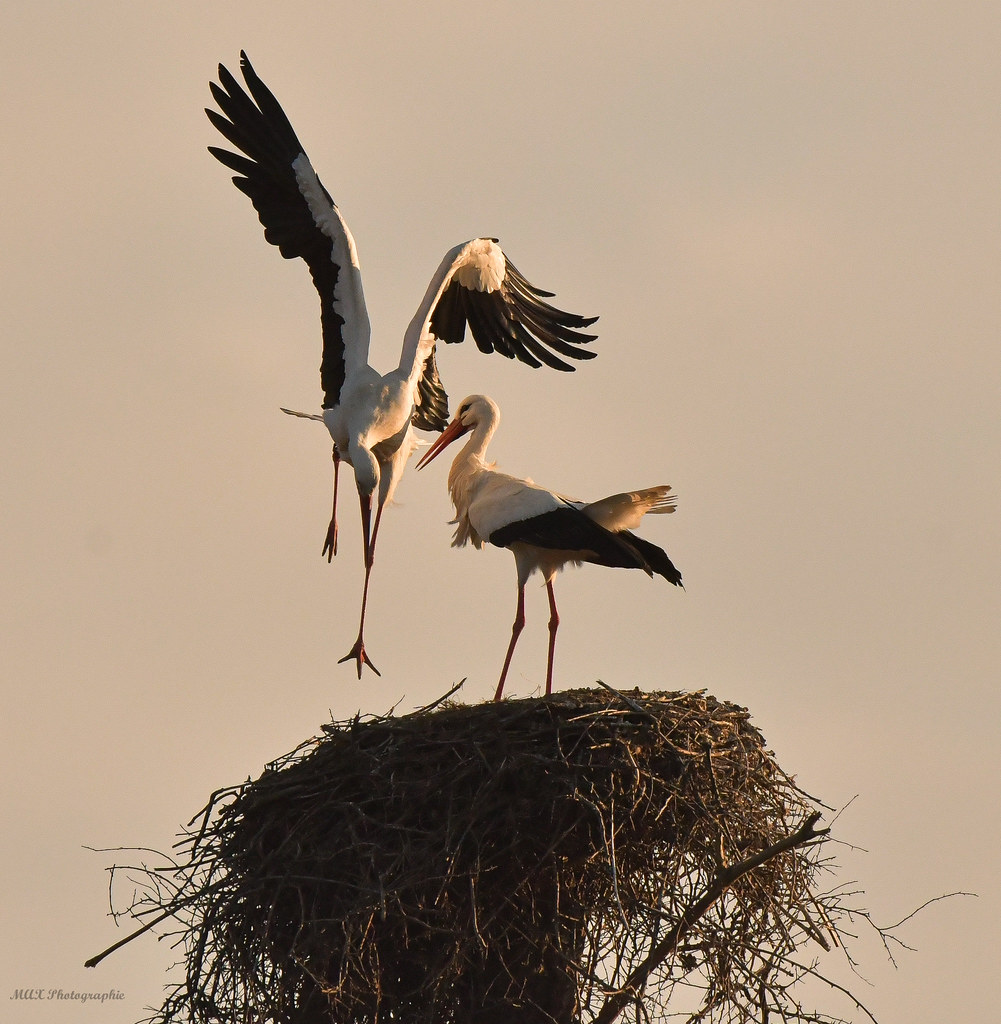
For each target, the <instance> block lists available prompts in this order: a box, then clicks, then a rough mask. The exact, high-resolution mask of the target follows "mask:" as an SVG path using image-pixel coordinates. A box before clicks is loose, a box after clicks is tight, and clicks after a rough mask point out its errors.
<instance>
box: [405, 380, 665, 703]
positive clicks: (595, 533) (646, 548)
mask: <svg viewBox="0 0 1001 1024" xmlns="http://www.w3.org/2000/svg"><path fill="white" fill-rule="evenodd" d="M499 422H500V410H499V409H498V408H497V403H496V402H494V401H493V399H491V398H488V397H487V396H486V395H470V396H469V398H466V399H465V400H464V401H463V403H462V405H461V406H459V411H458V412H457V413H456V415H455V419H453V420H452V422H451V423H449V425H448V426H447V427H446V428H445V431H444V433H443V434H442V435H441V436H440V437H439V438H438V439H437V440H436V441H435V443H434V444H433V445H432V446H431V447H430V448H429V449H428V450H427V451H426V452H425V453H424V456H423V458H422V459H421V460H420V462H418V463H417V468H418V469H421V468H422V467H423V466H426V465H427V464H428V463H429V462H431V460H432V459H434V458H435V457H436V456H437V455H439V454H440V453H441V452H443V451H444V450H445V448H447V447H448V445H450V444H451V443H452V442H453V441H456V440H458V439H459V438H460V437H462V436H463V434H467V433H469V432H470V431H472V436H471V437H470V438H469V440H468V441H467V442H466V444H465V446H464V447H463V449H462V451H461V452H459V454H458V455H456V457H455V459H454V460H453V462H452V468H451V469H450V470H449V474H448V490H449V494H450V495H451V497H452V504H453V505H454V506H455V519H453V520H452V522H453V523H455V524H456V527H455V536H454V538H453V540H452V546H453V547H464V546H465V545H466V544H467V543H470V542H471V543H472V544H473V546H474V547H476V548H481V547H482V546H483V543H484V541H489V542H490V543H491V544H496V545H497V546H498V547H502V548H508V549H510V551H511V553H512V554H513V555H514V561H515V564H516V565H517V568H518V610H517V612H516V613H515V617H514V625H513V626H512V628H511V642H510V644H509V645H508V649H507V654H506V655H505V657H504V667H503V668H502V669H501V674H500V681H499V682H498V683H497V692H496V693H495V694H494V700H500V698H501V694H502V693H503V691H504V680H505V679H506V678H507V670H508V668H509V666H510V664H511V656H512V654H514V646H515V644H516V643H517V642H518V636H519V634H520V633H521V631H522V629H523V628H524V625H525V583H526V582H527V581H528V578H529V577H530V576H531V575H532V573H533V572H535V571H536V570H538V571H539V572H541V573H542V576H543V578H544V579H545V581H546V592H547V593H548V595H549V657H548V661H547V664H546V693H547V694H549V693H552V691H553V654H554V652H555V650H556V629H557V627H558V626H559V624H560V617H559V614H558V613H557V611H556V595H555V593H554V592H553V578H554V577H555V576H556V573H557V572H559V570H560V569H562V568H563V567H564V566H565V565H566V564H567V563H571V564H573V565H580V564H581V562H593V563H594V564H595V565H609V566H613V567H617V568H623V569H642V570H643V571H644V572H645V573H646V574H647V575H648V576H650V577H652V576H653V574H654V573H657V575H659V576H663V577H664V579H666V580H667V582H668V583H673V584H674V585H675V586H681V573H680V572H678V570H677V569H676V568H675V567H674V563H673V562H672V561H671V559H670V558H668V556H667V552H665V551H664V550H662V549H661V548H659V547H657V545H656V544H651V543H650V542H649V541H647V540H644V539H643V538H642V537H637V536H636V535H635V534H634V533H631V532H630V531H631V530H633V529H635V528H636V527H637V526H639V524H640V520H641V519H642V518H643V516H644V515H646V513H647V512H673V511H674V508H675V497H674V495H672V494H671V493H670V491H671V488H670V487H668V486H667V485H666V484H665V485H661V486H659V487H647V488H644V489H643V490H640V491H627V492H625V493H624V494H613V495H610V496H609V497H607V498H602V499H601V501H593V502H590V503H588V502H583V501H574V500H573V499H571V498H567V497H564V496H563V495H562V494H557V493H556V492H555V491H550V490H548V489H547V488H545V487H540V486H539V485H538V484H536V483H533V482H532V481H531V480H527V479H521V478H520V477H516V476H508V474H507V473H500V472H498V471H497V470H496V469H494V463H492V462H487V461H486V460H485V458H484V456H485V454H486V450H487V445H488V444H489V443H490V439H491V438H492V437H493V435H494V432H495V431H496V430H497V424H498V423H499Z"/></svg>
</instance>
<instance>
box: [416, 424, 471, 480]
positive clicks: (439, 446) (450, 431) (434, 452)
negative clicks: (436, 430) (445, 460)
mask: <svg viewBox="0 0 1001 1024" xmlns="http://www.w3.org/2000/svg"><path fill="white" fill-rule="evenodd" d="M472 429H473V428H472V427H467V426H466V425H465V424H464V423H463V422H462V420H460V419H459V417H458V416H456V418H455V419H454V420H452V422H451V423H449V425H448V426H447V427H446V428H445V429H444V430H443V431H442V432H441V434H440V436H439V437H438V440H437V441H435V443H434V444H433V445H431V447H430V448H428V450H427V451H426V452H425V453H424V454H423V455H422V456H421V460H420V462H418V463H417V468H418V469H423V468H424V467H425V466H426V465H427V464H428V463H429V462H432V461H433V460H434V459H436V458H437V457H438V456H439V455H440V454H441V453H442V452H443V451H444V450H445V449H446V448H447V447H448V446H449V445H450V444H451V443H452V442H453V441H457V440H458V439H459V438H460V437H462V435H463V434H466V433H468V432H469V431H470V430H472Z"/></svg>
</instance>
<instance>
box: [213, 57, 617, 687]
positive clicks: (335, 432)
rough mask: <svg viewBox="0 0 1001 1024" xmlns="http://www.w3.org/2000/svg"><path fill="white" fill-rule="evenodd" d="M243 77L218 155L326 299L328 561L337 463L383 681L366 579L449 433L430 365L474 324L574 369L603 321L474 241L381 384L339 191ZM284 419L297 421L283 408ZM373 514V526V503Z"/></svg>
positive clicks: (523, 356)
mask: <svg viewBox="0 0 1001 1024" xmlns="http://www.w3.org/2000/svg"><path fill="white" fill-rule="evenodd" d="M240 68H241V70H242V72H243V77H244V80H245V81H246V83H247V88H248V89H249V94H248V93H247V92H246V91H244V89H243V88H242V87H241V85H240V84H239V83H238V82H237V80H236V79H235V78H234V76H233V75H232V74H230V72H229V71H227V70H226V68H225V67H223V66H222V65H221V64H220V65H219V82H220V83H221V84H220V85H216V83H214V82H211V83H210V88H211V90H212V96H213V97H214V99H215V101H216V103H218V105H219V108H220V110H221V111H222V114H224V115H225V117H224V116H222V114H220V113H218V112H217V111H215V110H208V109H207V110H206V111H205V112H206V113H207V114H208V116H209V119H210V120H211V122H212V124H213V125H215V127H216V128H218V130H219V131H220V132H221V133H222V134H223V135H224V136H225V137H226V138H227V139H228V140H229V141H230V142H231V143H233V145H235V146H236V147H237V148H238V149H239V150H240V151H241V152H242V153H243V154H245V155H240V154H237V153H232V152H230V151H228V150H225V149H218V148H216V147H214V146H210V147H209V152H210V153H212V155H213V156H215V157H216V159H218V160H219V161H221V162H222V163H223V164H225V165H226V166H227V167H228V168H230V169H231V170H234V171H236V172H237V174H236V177H234V178H233V183H234V184H235V185H236V187H237V188H238V189H240V191H241V192H244V193H245V194H246V195H247V196H249V197H250V200H251V202H252V203H253V204H254V208H255V209H256V210H257V213H258V215H259V217H260V220H261V223H262V224H263V225H264V237H265V239H266V240H267V241H269V242H271V244H272V245H276V246H278V248H279V251H280V252H281V254H282V256H284V257H285V258H286V259H293V258H295V257H301V258H302V259H303V260H305V261H306V264H307V265H308V267H309V271H310V274H311V275H312V278H313V283H314V285H316V289H317V291H318V292H319V293H320V322H321V327H322V334H323V357H322V361H321V363H320V386H321V387H322V389H323V407H322V408H323V412H322V415H315V416H313V415H311V414H304V413H297V414H293V415H309V416H310V418H313V419H322V421H323V422H324V423H325V424H326V426H327V429H328V430H329V431H330V436H331V438H332V440H333V443H334V444H333V460H334V501H333V510H332V512H331V517H330V525H329V527H328V528H327V535H326V539H325V541H324V545H323V551H322V554H324V555H326V556H327V561H328V562H329V561H330V560H331V558H333V556H334V555H335V554H336V553H337V476H338V468H339V465H340V462H341V460H342V459H343V460H344V461H345V462H347V463H348V464H349V465H350V466H351V467H352V468H353V469H354V473H355V482H356V484H357V487H358V496H359V500H360V503H361V517H362V535H363V542H364V553H365V586H364V590H363V591H362V605H361V621H360V623H359V626H358V639H357V640H356V641H355V644H354V646H353V647H352V648H351V650H350V651H349V652H348V653H347V654H346V655H345V656H344V657H343V658H341V661H349V660H351V659H354V660H355V661H356V662H357V665H358V678H359V679H360V678H361V672H362V665H368V666H369V667H370V668H371V669H372V670H373V671H374V672H375V673H376V674H377V675H378V674H379V671H378V669H376V667H375V665H373V664H372V662H371V660H370V659H369V657H368V655H367V654H366V651H365V643H364V639H363V632H364V627H365V607H366V604H367V601H368V585H369V577H370V575H371V571H372V563H373V561H374V556H375V542H376V537H377V535H378V532H379V521H380V518H381V516H382V510H383V508H384V507H385V505H386V503H387V502H388V501H389V500H390V499H391V498H392V496H393V492H394V490H395V488H396V485H397V483H398V482H399V479H400V476H401V475H402V473H403V469H404V467H405V466H406V462H407V459H408V458H409V457H410V455H411V453H412V452H413V450H414V448H415V446H416V443H417V442H416V440H415V438H414V434H413V428H414V427H417V428H419V429H421V430H438V431H440V430H442V429H444V427H445V425H446V423H447V422H448V396H447V395H446V394H445V390H444V388H443V387H442V385H441V380H440V379H439V377H438V370H437V365H436V362H435V345H436V343H437V342H438V341H444V342H446V343H455V342H460V341H462V340H463V338H464V336H465V329H466V324H467V323H468V324H469V327H470V328H471V330H472V334H473V339H474V340H475V342H476V345H477V347H478V348H479V349H480V351H482V352H499V353H500V354H501V355H503V356H506V357H507V358H508V359H514V358H517V359H520V360H521V361H522V362H524V363H528V365H529V366H533V367H537V366H540V365H542V364H543V363H544V364H545V365H547V366H551V367H553V368H555V369H557V370H572V369H573V367H572V366H571V365H570V364H569V363H567V362H565V361H564V360H563V359H561V358H560V356H568V357H569V358H571V359H590V358H593V356H594V354H595V353H594V352H592V351H588V350H587V349H584V348H581V347H580V346H582V345H584V344H586V343H587V342H590V341H593V340H594V338H595V337H596V336H595V335H592V334H584V333H582V331H581V328H584V327H587V326H588V325H589V324H592V323H594V321H595V320H597V317H582V316H577V315H576V314H573V313H566V312H564V311H563V310H560V309H557V308H556V307H554V306H551V305H550V304H549V303H547V302H545V301H544V299H545V298H548V297H551V296H552V292H547V291H543V290H542V289H540V288H536V287H535V286H534V285H532V284H530V283H529V282H528V281H527V280H526V279H525V278H524V277H523V276H522V275H521V274H520V273H519V272H518V270H517V269H516V268H515V266H514V264H512V263H511V261H510V260H508V259H507V257H506V256H505V255H504V253H503V252H502V251H501V248H500V246H499V245H498V244H497V240H496V239H492V238H474V239H472V240H471V241H468V242H465V243H464V244H462V245H457V246H455V247H454V248H453V249H450V250H449V251H448V252H447V253H446V254H445V257H444V259H443V260H442V261H441V265H440V266H439V267H438V269H437V271H436V272H435V274H434V277H432V279H431V283H430V284H429V285H428V289H427V293H426V294H425V296H424V299H423V301H422V302H421V304H420V306H419V307H418V309H417V312H416V313H415V314H414V318H413V320H411V322H410V326H409V327H408V328H407V331H406V333H405V335H404V339H403V352H402V354H401V356H400V363H399V365H398V366H397V367H395V368H394V369H392V370H390V371H389V372H388V373H385V374H381V373H379V372H378V371H376V370H374V369H372V367H371V366H369V365H368V347H369V336H370V327H369V318H368V312H367V310H366V307H365V296H364V293H363V291H362V282H361V273H360V268H359V263H358V253H357V250H356V248H355V243H354V239H353V238H352V237H351V232H350V231H349V230H348V226H347V224H346V223H345V222H344V219H343V217H342V216H341V213H340V210H338V208H337V205H336V204H335V203H334V201H333V200H332V199H331V198H330V194H329V193H328V192H327V190H326V189H325V188H324V187H323V185H322V184H321V183H320V180H319V178H317V176H316V172H315V171H314V170H313V167H312V164H311V163H310V161H309V157H308V156H307V155H306V152H305V150H304V149H303V147H302V145H301V144H300V142H299V140H298V139H297V138H296V135H295V132H294V130H293V128H292V125H291V124H290V123H289V120H288V118H287V117H286V115H285V112H284V111H283V110H282V108H281V105H280V104H279V103H278V101H277V100H276V99H275V97H274V95H273V94H272V92H271V90H270V89H268V87H267V86H266V85H265V84H264V83H263V82H262V81H261V79H260V78H259V77H258V76H257V74H256V72H255V71H254V69H253V67H251V64H250V61H249V60H248V59H247V55H246V53H244V52H242V51H241V53H240ZM285 411H286V412H289V411H290V410H285ZM373 503H375V505H376V511H375V522H374V524H373V523H372V506H373Z"/></svg>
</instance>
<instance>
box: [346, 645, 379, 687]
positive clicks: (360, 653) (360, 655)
mask: <svg viewBox="0 0 1001 1024" xmlns="http://www.w3.org/2000/svg"><path fill="white" fill-rule="evenodd" d="M351 660H354V661H356V662H357V663H358V678H359V679H361V669H362V665H368V667H369V668H370V669H371V670H372V671H373V672H374V673H375V674H376V675H377V676H380V677H381V676H382V673H381V672H380V671H379V670H378V669H377V668H376V667H375V665H373V664H372V659H371V658H369V656H368V655H367V654H366V653H365V642H364V641H363V640H362V638H361V637H360V636H359V637H358V639H357V640H355V645H354V647H352V648H351V650H350V651H348V653H347V654H345V655H344V657H343V658H341V660H340V661H338V662H337V664H338V665H343V664H344V662H345V661H351Z"/></svg>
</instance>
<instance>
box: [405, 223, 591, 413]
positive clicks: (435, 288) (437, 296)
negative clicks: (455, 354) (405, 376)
mask: <svg viewBox="0 0 1001 1024" xmlns="http://www.w3.org/2000/svg"><path fill="white" fill-rule="evenodd" d="M552 295H553V293H552V292H547V291H543V290H542V289H541V288H537V287H535V285H533V284H531V283H530V282H529V281H528V280H527V279H526V278H525V277H524V275H522V274H521V273H520V272H519V270H518V268H517V267H515V265H514V264H513V263H512V262H511V261H510V260H509V259H508V258H507V256H506V255H505V254H504V252H503V250H502V249H501V247H500V246H499V245H498V244H497V239H496V238H473V239H471V240H470V241H468V242H466V243H464V244H463V245H457V246H456V247H455V248H454V249H450V250H449V251H448V252H447V253H446V254H445V257H444V259H443V260H442V261H441V264H440V266H439V267H438V270H437V271H436V273H435V275H434V277H433V278H432V279H431V283H430V284H429V285H428V290H427V293H426V294H425V296H424V301H423V302H422V303H421V305H420V308H419V309H418V310H417V313H416V314H415V315H414V318H413V320H412V321H411V323H410V327H409V328H408V329H407V334H406V339H405V341H404V345H403V356H402V359H401V361H400V370H401V372H403V373H410V372H413V371H414V369H415V367H417V368H418V372H420V374H421V377H420V386H419V394H420V398H421V403H420V404H419V405H418V406H417V407H416V409H415V410H414V424H415V426H418V427H421V428H422V429H425V430H444V428H445V426H446V425H447V423H448V396H447V395H446V394H445V391H444V389H443V388H442V386H441V381H440V380H439V379H438V375H437V369H436V367H435V344H436V342H438V341H444V342H445V343H446V344H450V345H451V344H455V343H457V342H460V341H462V340H463V339H464V338H465V336H466V326H467V325H468V326H469V328H470V330H471V332H472V335H473V340H474V341H475V342H476V346H477V348H479V350H480V351H481V352H499V353H500V354H501V355H502V356H506V357H507V358H508V359H519V360H521V361H522V362H523V363H527V364H528V365H529V366H533V367H537V366H542V365H543V364H545V365H546V366H551V367H553V369H556V370H573V369H574V367H573V366H571V365H570V364H569V363H567V362H566V361H565V360H564V359H562V358H560V357H561V356H566V357H567V358H569V359H593V358H594V356H595V355H596V353H595V352H593V351H591V350H590V349H587V348H584V347H583V346H585V345H587V344H588V343H589V342H591V341H594V339H595V338H596V337H597V335H595V334H585V333H584V332H583V330H582V328H584V327H588V326H590V325H591V324H593V323H594V322H595V320H597V319H598V318H597V317H596V316H591V317H585V316H578V315H577V314H576V313H567V312H565V311H564V310H562V309H557V308H556V307H555V306H552V305H550V304H549V303H548V302H546V301H545V300H546V299H547V298H552Z"/></svg>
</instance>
